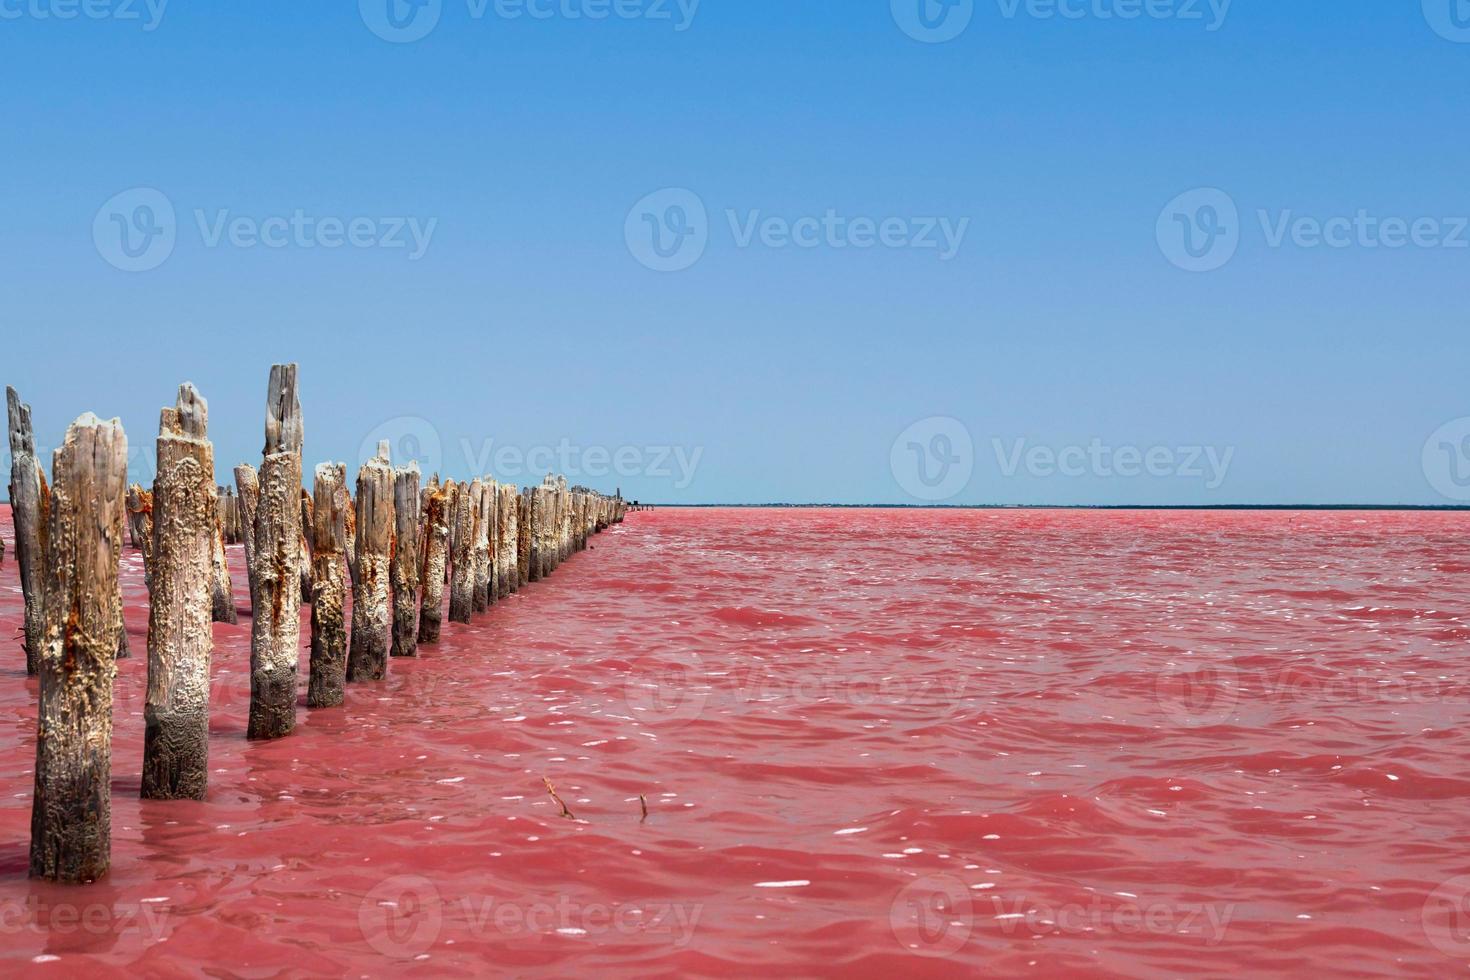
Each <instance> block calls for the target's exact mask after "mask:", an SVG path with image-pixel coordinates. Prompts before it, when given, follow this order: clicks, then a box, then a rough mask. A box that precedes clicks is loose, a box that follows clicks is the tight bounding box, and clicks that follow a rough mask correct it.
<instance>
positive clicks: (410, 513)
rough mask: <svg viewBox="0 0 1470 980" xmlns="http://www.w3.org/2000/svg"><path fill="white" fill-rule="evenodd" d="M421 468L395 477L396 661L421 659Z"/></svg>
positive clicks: (408, 469)
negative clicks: (398, 659) (419, 644)
mask: <svg viewBox="0 0 1470 980" xmlns="http://www.w3.org/2000/svg"><path fill="white" fill-rule="evenodd" d="M419 478H420V474H419V464H418V463H412V462H411V463H409V464H408V465H407V466H403V467H400V468H399V469H398V470H396V471H395V472H394V474H393V519H394V526H395V530H394V544H393V567H392V578H393V646H392V648H391V649H390V650H389V653H390V654H391V655H392V656H395V657H414V656H417V655H418V598H419V597H418V589H419V512H420V510H421V509H422V507H423V501H422V498H421V494H420V491H419Z"/></svg>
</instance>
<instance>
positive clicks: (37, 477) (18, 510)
mask: <svg viewBox="0 0 1470 980" xmlns="http://www.w3.org/2000/svg"><path fill="white" fill-rule="evenodd" d="M5 407H6V411H7V416H8V421H9V430H10V515H11V520H13V521H14V522H15V560H16V563H17V564H18V565H20V589H21V592H22V593H23V594H24V600H25V652H26V673H27V674H31V675H34V674H35V673H36V671H37V670H39V669H40V665H41V648H42V646H43V644H44V642H45V637H44V633H45V620H44V614H43V612H42V603H43V602H44V599H43V597H42V592H43V585H42V568H43V565H44V562H45V554H46V530H47V525H48V523H49V522H48V519H47V508H48V503H49V496H50V495H49V493H48V492H47V489H46V474H45V472H44V471H43V470H42V469H41V464H40V463H39V462H38V461H37V459H36V437H35V433H34V432H33V431H32V429H31V406H29V405H23V404H21V400H20V395H18V394H16V391H15V389H14V388H10V387H7V388H6V389H5Z"/></svg>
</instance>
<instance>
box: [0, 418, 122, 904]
mask: <svg viewBox="0 0 1470 980" xmlns="http://www.w3.org/2000/svg"><path fill="white" fill-rule="evenodd" d="M12 431H14V426H12ZM26 445H30V444H29V443H27V444H26ZM51 472H52V475H53V477H54V480H55V486H54V487H53V488H52V491H51V497H50V501H49V506H48V507H47V513H46V517H47V527H46V533H45V535H44V537H42V538H40V540H42V541H43V542H44V547H45V553H44V558H43V561H42V563H41V579H42V587H43V589H44V596H43V599H42V609H43V610H44V613H43V617H44V627H43V636H44V643H43V647H42V649H41V651H40V657H39V660H40V670H39V673H40V685H41V696H40V703H39V706H38V710H37V722H36V783H35V793H34V795H33V797H32V801H31V852H30V873H31V876H32V877H37V878H47V879H50V880H52V881H63V882H84V881H95V880H96V879H98V878H100V877H102V876H103V875H104V874H106V873H107V869H108V866H109V864H110V861H111V853H112V790H111V779H112V681H113V675H114V673H115V670H116V667H115V666H114V663H113V660H114V657H115V655H116V652H117V632H118V622H117V619H118V609H119V603H118V595H119V588H118V560H119V557H120V554H121V551H122V542H123V511H124V505H123V496H124V492H125V490H126V487H127V479H128V443H127V437H126V436H125V435H124V434H123V429H122V424H121V423H120V422H119V421H118V420H117V419H113V420H112V421H110V422H103V421H101V420H100V419H98V418H97V417H96V416H95V415H93V414H91V413H90V412H89V413H87V414H85V415H83V416H81V417H80V418H78V419H77V420H76V421H75V422H73V423H72V424H71V426H70V427H69V428H68V429H67V431H66V440H65V442H64V443H63V444H62V447H61V448H60V449H58V450H56V452H55V454H54V456H53V459H52V464H51ZM27 479H29V477H27Z"/></svg>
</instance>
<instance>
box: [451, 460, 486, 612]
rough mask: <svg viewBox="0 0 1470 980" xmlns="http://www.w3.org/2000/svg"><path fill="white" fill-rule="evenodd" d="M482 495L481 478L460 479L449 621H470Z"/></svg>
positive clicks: (455, 521) (455, 505)
mask: <svg viewBox="0 0 1470 980" xmlns="http://www.w3.org/2000/svg"><path fill="white" fill-rule="evenodd" d="M479 496H480V481H479V480H472V481H470V483H469V484H463V483H461V484H460V485H459V493H458V494H457V495H456V498H455V501H454V531H453V534H452V536H451V537H450V541H449V543H450V546H451V547H452V548H453V549H454V556H453V566H454V567H453V568H452V569H451V570H450V573H449V621H450V622H451V623H468V622H469V621H470V614H471V613H472V612H473V611H474V591H475V571H474V567H473V564H472V557H471V556H472V555H473V554H474V550H475V501H476V500H478V499H479Z"/></svg>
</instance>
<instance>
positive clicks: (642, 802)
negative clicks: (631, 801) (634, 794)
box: [638, 793, 648, 823]
mask: <svg viewBox="0 0 1470 980" xmlns="http://www.w3.org/2000/svg"><path fill="white" fill-rule="evenodd" d="M638 805H639V806H641V807H642V808H643V820H647V819H648V801H647V800H645V799H644V798H643V794H642V793H639V794H638ZM643 820H639V821H638V822H639V823H642V822H643Z"/></svg>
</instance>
